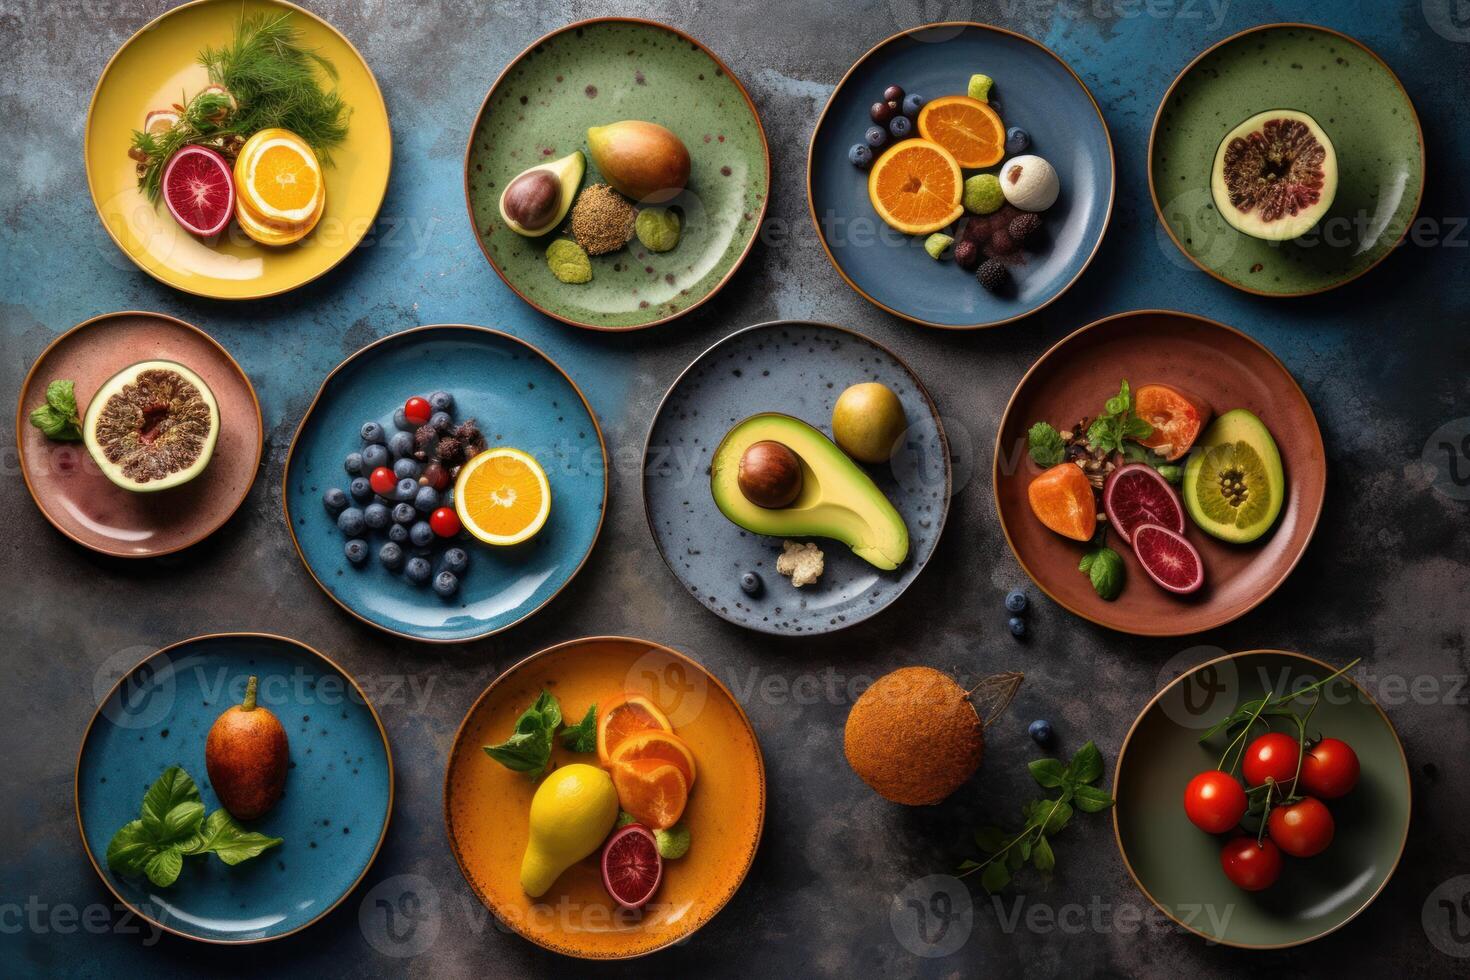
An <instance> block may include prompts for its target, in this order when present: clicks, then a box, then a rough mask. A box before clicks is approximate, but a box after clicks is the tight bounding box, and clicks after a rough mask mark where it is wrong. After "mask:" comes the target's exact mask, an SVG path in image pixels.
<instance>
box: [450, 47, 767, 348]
mask: <svg viewBox="0 0 1470 980" xmlns="http://www.w3.org/2000/svg"><path fill="white" fill-rule="evenodd" d="M622 119H643V120H647V121H648V122H654V123H658V124H659V125H661V126H665V127H667V128H668V129H670V130H672V131H673V132H674V133H675V135H677V136H678V137H679V138H680V139H681V140H683V141H684V145H685V146H687V147H688V148H689V156H690V161H691V167H690V177H689V186H688V188H687V189H686V190H685V192H684V193H683V194H682V195H680V197H679V198H678V199H677V200H675V201H674V202H673V206H676V207H678V208H680V209H681V210H682V211H683V217H684V230H683V236H682V237H681V239H680V241H679V244H678V246H677V247H676V248H674V249H673V250H672V251H669V252H664V253H661V254H659V253H653V252H649V251H648V250H647V249H644V248H642V247H641V246H640V245H639V244H638V240H637V239H636V238H635V239H634V240H633V241H632V243H630V245H629V247H627V248H625V249H622V250H621V251H618V252H614V253H611V254H609V255H601V256H594V257H593V259H592V281H591V282H589V283H584V284H581V285H569V284H566V283H562V282H560V281H558V280H557V279H556V278H555V277H554V276H553V275H552V274H551V270H550V269H549V268H548V267H547V265H546V258H545V254H546V246H547V245H548V244H550V242H551V241H553V240H554V239H555V238H556V237H557V235H556V233H555V232H553V233H552V234H550V235H546V236H543V237H540V238H525V237H522V236H521V235H518V234H516V233H515V232H513V231H511V230H509V229H508V228H506V227H505V225H504V223H503V222H502V220H501V217H500V209H499V202H500V194H501V191H502V190H504V189H505V185H506V184H507V183H508V182H509V181H511V180H513V179H515V177H516V175H517V174H519V173H520V172H521V171H523V170H525V169H526V168H527V167H530V166H533V165H535V164H537V163H542V162H545V161H549V160H555V159H558V158H560V157H563V156H566V155H567V154H568V153H571V152H572V151H573V150H582V151H583V152H584V153H585V152H586V150H587V128H588V127H589V126H601V125H606V124H607V123H612V122H617V121H619V120H622ZM600 180H601V177H600V176H599V175H598V173H597V168H596V167H595V166H594V165H593V164H592V162H591V160H590V159H589V160H588V164H587V175H586V176H585V177H584V178H583V180H582V186H583V187H587V186H590V185H592V184H594V183H598V182H599V181H600ZM770 185H771V158H770V154H769V152H768V150H767V147H766V134H765V131H764V130H763V129H762V128H761V122H760V116H759V115H757V113H756V110H755V104H754V103H752V102H751V101H750V96H748V95H747V94H746V93H745V88H744V87H743V86H742V85H741V84H740V82H739V81H738V80H737V79H736V78H735V76H734V75H732V74H730V71H729V70H728V69H727V68H726V67H725V65H724V63H723V62H721V61H720V59H719V58H717V57H715V55H714V54H713V52H711V51H710V50H709V49H708V48H706V47H705V46H704V45H702V44H700V43H699V42H698V41H696V40H694V39H693V38H691V37H689V36H688V35H687V34H684V33H681V32H680V31H677V30H675V29H673V28H672V27H667V26H665V25H663V24H658V23H655V22H653V21H646V20H636V19H632V18H602V19H597V20H585V21H580V22H578V23H575V24H570V25H568V26H566V27H563V28H561V29H560V30H557V31H554V32H552V33H551V34H548V35H546V36H545V37H543V38H541V40H539V41H537V42H536V43H535V44H533V45H531V46H530V47H529V48H527V49H526V50H525V51H523V52H521V54H520V56H519V57H518V58H516V59H515V61H513V62H511V63H510V66H509V67H507V68H506V69H505V71H504V72H502V73H501V75H500V77H499V78H498V79H496V80H495V84H494V85H493V86H491V88H490V94H489V95H487V96H486V97H485V104H484V105H483V106H482V107H481V108H480V115H479V117H478V118H477V119H476V120H475V126H474V129H473V130H472V131H471V133H470V143H469V147H468V148H467V149H466V151H465V197H466V199H467V201H468V204H469V211H470V222H471V223H472V224H473V226H474V229H475V236H476V237H477V238H478V239H479V242H480V247H481V249H483V250H484V252H485V257H486V258H487V259H489V260H490V265H491V266H492V267H494V269H495V271H496V272H498V273H500V277H501V278H502V279H504V280H505V283H506V285H508V286H510V288H511V289H513V290H514V291H515V292H516V294H517V295H519V296H520V297H521V299H523V300H525V301H526V302H527V303H530V304H531V305H532V306H534V307H535V308H536V309H538V310H540V311H541V312H542V313H545V314H546V315H547V316H551V317H555V318H556V319H558V320H561V321H563V322H565V323H570V324H573V325H574V326H578V327H588V328H590V329H593V330H630V329H637V328H639V327H648V326H652V325H653V324H655V323H662V322H664V321H665V320H672V319H673V318H674V317H677V316H680V315H681V314H684V313H687V312H688V311H690V310H692V309H694V308H695V307H696V306H699V305H700V304H701V303H703V302H704V301H705V300H707V299H709V298H710V297H711V296H713V295H714V294H715V293H716V292H717V291H718V290H719V289H720V287H721V286H723V285H724V284H725V283H726V281H728V280H729V278H730V277H731V276H732V275H734V274H735V270H736V269H737V268H739V266H740V263H741V262H742V261H744V259H745V256H746V254H747V253H748V252H749V251H750V247H751V245H752V244H754V242H755V236H756V232H757V231H758V230H759V229H760V223H761V218H762V217H763V216H764V215H765V211H766V200H767V198H768V196H769V192H770Z"/></svg>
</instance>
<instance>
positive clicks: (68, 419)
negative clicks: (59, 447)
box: [31, 381, 82, 442]
mask: <svg viewBox="0 0 1470 980" xmlns="http://www.w3.org/2000/svg"><path fill="white" fill-rule="evenodd" d="M31 425H34V426H35V427H36V428H38V429H40V430H41V432H42V433H43V434H44V435H45V436H46V438H47V439H55V440H56V441H57V442H77V441H79V440H80V439H81V438H82V417H81V415H80V414H78V412H77V391H76V382H74V381H53V382H51V383H50V384H48V385H47V386H46V403H45V404H44V405H38V406H37V407H36V408H34V409H32V410H31Z"/></svg>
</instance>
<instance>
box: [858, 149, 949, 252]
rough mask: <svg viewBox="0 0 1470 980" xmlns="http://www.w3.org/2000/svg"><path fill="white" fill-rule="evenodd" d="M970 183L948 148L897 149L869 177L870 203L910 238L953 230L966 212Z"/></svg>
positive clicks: (881, 161)
mask: <svg viewBox="0 0 1470 980" xmlns="http://www.w3.org/2000/svg"><path fill="white" fill-rule="evenodd" d="M964 186H965V184H964V179H963V178H962V177H961V176H960V167H959V164H958V163H956V162H955V158H954V157H953V156H952V155H951V154H950V153H949V151H948V150H946V149H945V148H944V147H942V146H940V145H939V144H937V143H931V142H929V141H928V140H920V139H912V140H904V141H903V142H902V143H895V144H894V145H893V146H891V147H889V149H888V151H887V152H886V153H884V154H883V155H882V156H881V157H879V158H878V160H877V162H876V163H874V164H873V169H872V171H870V172H869V174H868V200H870V201H872V202H873V210H875V211H877V212H878V217H880V218H882V219H883V220H884V221H885V222H887V223H888V225H889V226H891V227H892V228H894V229H896V230H897V231H901V232H903V233H905V234H908V235H927V234H929V233H930V232H934V231H938V230H939V229H941V228H944V227H947V226H948V225H949V224H951V223H952V222H953V221H954V220H955V219H957V218H958V217H959V216H960V215H961V214H963V213H964V211H965V209H964V207H963V206H961V204H960V196H961V194H963V192H964Z"/></svg>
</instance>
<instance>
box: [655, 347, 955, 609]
mask: <svg viewBox="0 0 1470 980" xmlns="http://www.w3.org/2000/svg"><path fill="white" fill-rule="evenodd" d="M863 381H878V382H882V383H883V384H885V385H887V386H888V387H889V388H891V389H893V391H894V393H895V394H897V395H898V397H899V400H900V401H901V402H902V403H903V408H904V414H905V415H906V416H907V418H908V421H909V430H908V432H907V434H906V435H905V437H904V441H903V445H902V447H901V448H900V449H899V451H898V452H897V453H896V454H895V455H894V457H893V460H892V461H891V462H890V463H889V464H888V465H887V466H866V467H864V469H865V470H866V472H867V473H868V475H869V476H871V477H872V478H873V482H875V483H876V484H877V485H878V489H880V490H882V491H883V493H884V494H885V495H886V496H887V497H888V499H889V500H890V501H891V502H892V503H893V505H894V507H896V508H897V509H898V512H899V513H900V514H902V515H903V519H904V523H905V524H906V525H908V530H909V556H908V560H907V561H905V562H904V563H903V564H902V565H901V566H899V568H898V569H897V570H896V571H892V572H883V571H879V570H878V569H876V568H874V567H873V566H872V565H869V564H868V563H867V562H865V561H863V560H862V559H861V558H858V557H857V556H856V555H854V554H853V553H852V552H851V551H849V550H848V549H847V548H846V547H845V546H844V545H841V544H839V543H837V542H834V541H829V540H826V539H818V540H819V544H820V545H821V547H822V550H823V552H824V553H825V555H826V572H825V573H824V574H823V575H822V578H821V580H820V581H819V582H818V583H816V584H815V585H809V586H804V587H803V588H801V589H800V590H798V589H795V588H793V587H792V585H791V584H790V582H789V581H788V580H787V579H785V578H783V577H782V576H780V575H778V574H777V573H776V556H777V555H779V554H780V553H781V539H780V538H768V537H763V536H761V535H758V534H753V533H751V532H750V531H746V530H744V529H743V528H740V527H737V526H736V525H734V524H732V523H730V521H728V520H726V519H725V517H724V515H723V514H721V513H720V511H719V509H718V508H717V507H716V506H715V502H714V498H713V497H711V496H710V490H709V465H710V454H711V453H712V452H713V451H714V449H715V447H716V446H717V445H718V444H719V442H720V440H721V439H722V438H724V435H725V433H726V432H728V431H729V429H730V427H731V426H732V425H734V424H735V423H736V422H739V421H740V420H741V419H744V418H747V417H749V416H751V415H755V414H757V413H759V412H781V413H784V414H786V415H793V416H795V417H797V418H799V419H801V420H802V421H804V422H807V423H808V424H810V425H813V426H815V427H816V428H818V429H820V430H821V431H822V432H823V434H825V435H826V436H828V437H829V438H830V437H831V435H832V424H831V423H832V406H833V404H834V403H835V402H836V401H837V396H838V395H840V394H842V392H843V390H844V389H845V388H847V387H848V386H849V385H854V384H857V383H859V382H863ZM950 488H951V479H950V457H949V443H948V441H947V440H946V438H945V435H944V426H943V424H942V423H941V422H940V418H939V411H938V409H937V408H936V407H935V405H934V401H933V399H931V398H930V397H929V392H928V391H926V390H925V389H924V385H923V383H922V382H920V381H919V379H918V378H917V377H915V375H914V373H913V371H911V370H909V367H908V365H906V364H904V363H903V361H901V360H899V359H898V357H897V356H896V355H895V354H894V353H893V352H892V351H889V350H888V349H887V348H885V347H883V346H881V345H880V344H878V343H875V342H874V341H872V340H869V339H868V338H866V337H864V336H862V335H861V334H856V333H853V332H852V331H850V330H847V329H845V328H843V327H837V326H832V325H830V324H822V323H806V322H802V321H791V320H781V321H776V322H773V323H761V324H757V325H755V326H753V327H747V328H746V329H744V330H741V331H738V332H736V333H733V334H731V335H730V336H728V337H726V338H725V339H724V340H722V341H720V342H719V343H717V344H715V345H714V346H713V347H711V348H710V349H709V350H707V351H705V352H704V353H703V354H701V355H700V356H699V357H698V358H696V359H695V361H694V363H693V364H691V365H689V367H688V368H686V369H685V370H684V373H683V374H681V375H679V378H678V379H677V380H676V381H675V382H674V384H673V386H672V387H671V388H669V391H668V394H666V395H665V396H664V400H663V404H662V405H660V406H659V410H658V412H657V414H655V416H654V419H653V424H652V425H651V426H649V430H648V442H647V444H646V445H645V447H644V452H643V507H644V510H645V512H646V513H647V515H648V526H649V529H650V530H651V531H652V532H653V540H654V543H655V544H657V545H658V549H659V553H660V554H662V555H663V558H664V561H665V562H667V563H668V566H669V569H670V570H671V571H673V573H674V575H675V577H676V578H678V579H679V581H680V582H682V583H683V584H684V587H685V588H686V589H688V590H689V593H690V594H691V595H693V596H694V597H695V598H696V599H698V600H699V601H700V602H701V603H703V604H704V605H705V606H706V607H707V608H708V609H709V610H710V611H711V612H713V613H715V614H716V615H718V616H720V617H722V618H724V619H728V620H729V621H730V622H732V623H736V624H738V625H740V626H745V627H748V628H750V629H753V630H759V631H760V632H762V633H775V634H782V635H790V634H798V633H800V634H806V633H830V632H834V631H836V630H840V629H843V628H845V627H848V626H851V625H853V624H854V623H860V622H862V621H863V620H865V619H867V618H868V617H870V616H873V615H875V614H877V613H878V612H879V611H880V610H881V609H883V608H884V607H885V606H887V605H888V604H889V603H891V602H893V600H895V599H897V598H898V597H899V596H900V595H901V594H903V591H904V590H905V589H907V588H908V587H909V584H910V583H911V582H913V580H914V579H915V578H916V577H918V574H919V572H920V571H922V570H923V568H924V566H925V565H926V564H927V563H928V561H929V557H930V555H932V554H933V553H934V547H935V545H936V544H938V543H939V535H940V532H942V531H943V530H944V519H945V517H946V515H947V514H948V513H949V497H950ZM799 540H802V541H806V540H812V539H811V538H806V537H803V538H800V539H799ZM746 571H754V572H756V573H757V574H758V575H760V577H761V579H762V580H763V581H764V583H765V589H764V592H763V593H762V594H761V595H760V596H759V597H756V598H752V597H750V596H747V595H746V594H745V593H744V592H742V591H741V589H740V576H741V574H742V573H743V572H746Z"/></svg>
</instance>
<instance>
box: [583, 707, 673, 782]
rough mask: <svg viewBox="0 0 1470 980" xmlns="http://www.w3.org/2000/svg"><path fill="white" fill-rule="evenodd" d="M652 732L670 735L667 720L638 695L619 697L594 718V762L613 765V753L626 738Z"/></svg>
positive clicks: (671, 728)
mask: <svg viewBox="0 0 1470 980" xmlns="http://www.w3.org/2000/svg"><path fill="white" fill-rule="evenodd" d="M649 729H653V730H655V731H665V732H672V731H673V730H674V726H673V725H670V724H669V719H668V716H667V715H665V714H664V713H663V712H662V711H660V710H659V708H658V705H656V704H654V703H653V702H652V701H650V700H648V698H646V697H644V696H643V695H641V694H620V695H618V696H617V697H615V698H612V699H611V700H609V701H606V702H604V703H603V704H602V706H601V708H600V710H599V713H598V717H597V761H598V762H601V763H602V764H603V765H604V766H611V765H612V752H613V750H614V749H616V748H617V747H618V746H619V745H621V744H622V742H623V740H624V739H626V738H627V737H628V736H630V735H633V734H635V733H637V732H641V731H646V730H649Z"/></svg>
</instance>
